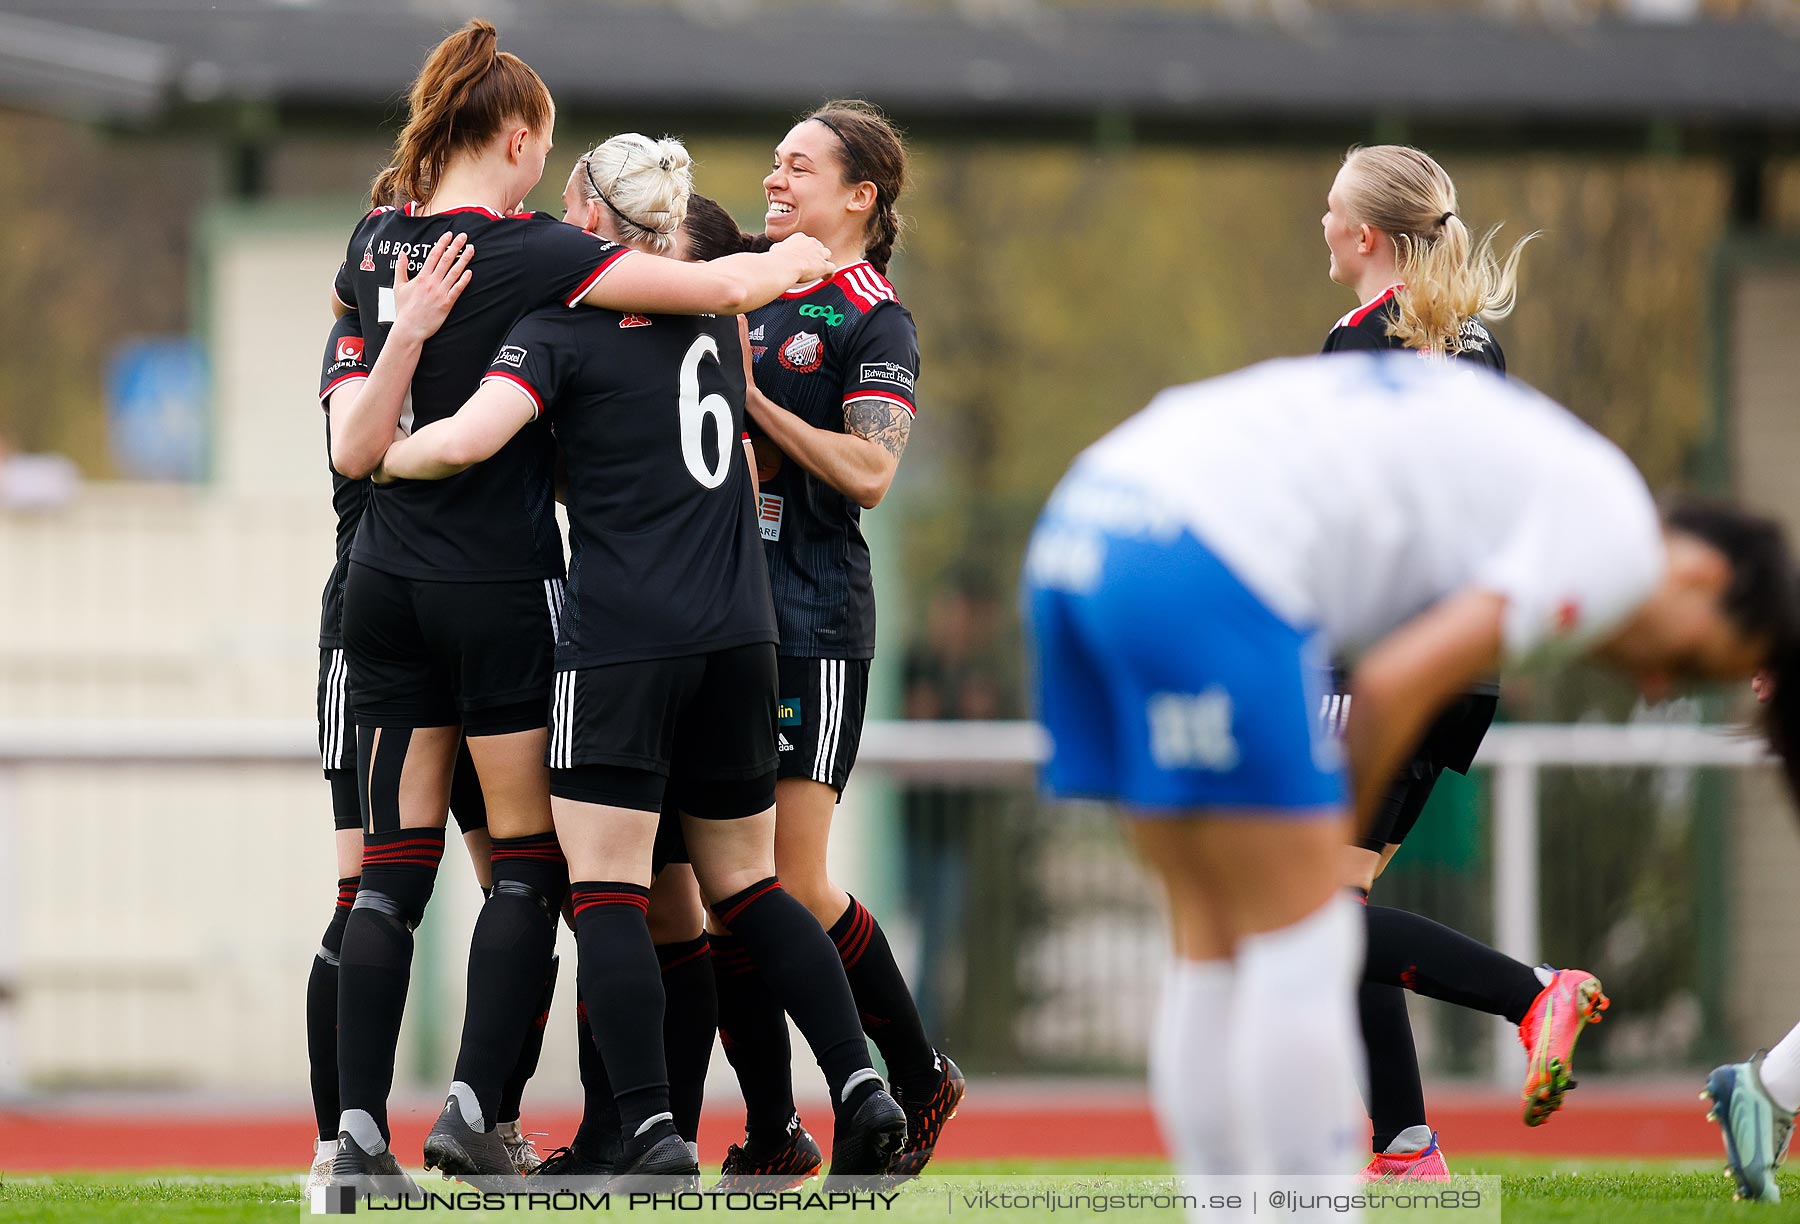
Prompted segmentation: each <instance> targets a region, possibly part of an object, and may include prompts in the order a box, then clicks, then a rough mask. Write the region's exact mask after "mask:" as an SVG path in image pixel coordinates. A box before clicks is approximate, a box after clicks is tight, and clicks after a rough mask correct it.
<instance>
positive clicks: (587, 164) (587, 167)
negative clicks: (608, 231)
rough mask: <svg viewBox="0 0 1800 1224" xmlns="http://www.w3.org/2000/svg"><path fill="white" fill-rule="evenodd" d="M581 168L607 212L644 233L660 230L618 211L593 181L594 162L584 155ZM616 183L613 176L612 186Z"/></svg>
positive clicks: (658, 231) (616, 184)
mask: <svg viewBox="0 0 1800 1224" xmlns="http://www.w3.org/2000/svg"><path fill="white" fill-rule="evenodd" d="M581 168H582V170H583V171H584V172H585V173H586V174H587V181H588V186H589V187H592V188H593V189H594V194H595V195H597V196H599V197H600V202H601V203H602V204H604V205H606V211H607V212H609V213H611V214H612V215H613V216H615V217H617V218H618V219H619V220H621V221H623V222H624V223H625V224H626V225H629V226H631V228H633V229H639V230H643V231H644V232H645V233H646V234H659V233H661V232H662V231H661V230H654V229H651V228H650V227H649V226H648V225H645V224H644V223H643V222H641V221H633V220H632V219H631V218H630V217H627V216H626V215H625V214H624V213H622V212H620V211H619V210H618V208H617V207H615V206H614V205H613V202H612V201H611V200H609V199H607V198H606V193H605V192H604V191H601V190H600V184H599V183H597V182H595V181H594V163H593V162H592V161H590V160H589V159H588V158H585V157H584V158H582V159H581ZM618 185H619V180H618V179H616V178H615V179H614V180H613V186H614V187H617V186H618Z"/></svg>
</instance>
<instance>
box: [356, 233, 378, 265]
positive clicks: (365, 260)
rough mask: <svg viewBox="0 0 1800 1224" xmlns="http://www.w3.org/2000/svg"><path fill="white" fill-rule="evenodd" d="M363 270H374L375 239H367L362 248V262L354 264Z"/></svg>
mask: <svg viewBox="0 0 1800 1224" xmlns="http://www.w3.org/2000/svg"><path fill="white" fill-rule="evenodd" d="M356 266H357V267H358V268H360V269H361V270H362V271H364V272H373V271H374V270H375V240H374V239H373V238H371V239H369V245H368V246H366V247H364V248H363V257H362V262H361V263H359V264H357V265H356Z"/></svg>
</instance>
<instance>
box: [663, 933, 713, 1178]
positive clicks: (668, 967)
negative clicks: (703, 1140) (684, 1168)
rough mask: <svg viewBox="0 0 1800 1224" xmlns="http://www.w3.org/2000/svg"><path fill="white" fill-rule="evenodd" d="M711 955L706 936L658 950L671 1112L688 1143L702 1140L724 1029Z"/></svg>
mask: <svg viewBox="0 0 1800 1224" xmlns="http://www.w3.org/2000/svg"><path fill="white" fill-rule="evenodd" d="M711 951H712V948H711V946H710V944H709V942H708V940H707V938H706V933H705V932H701V934H700V936H699V937H698V938H696V939H684V940H681V941H680V942H678V943H668V944H657V945H656V959H657V961H658V962H660V963H661V965H662V980H663V998H664V1000H665V1004H664V1008H663V1052H664V1054H665V1056H666V1057H667V1058H668V1060H669V1107H670V1108H671V1109H672V1110H674V1113H675V1129H676V1130H677V1131H678V1132H679V1133H680V1134H681V1137H682V1138H683V1139H686V1140H687V1141H688V1142H689V1143H693V1142H695V1141H696V1140H697V1139H698V1138H699V1136H700V1106H701V1104H702V1103H703V1102H704V1101H705V1099H706V1068H707V1066H708V1064H710V1063H711V1062H712V1047H713V1033H714V1032H715V1031H717V1029H718V1026H719V996H718V991H717V989H716V988H715V986H714V984H713V971H712V956H711V955H710V954H711Z"/></svg>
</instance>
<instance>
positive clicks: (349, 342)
mask: <svg viewBox="0 0 1800 1224" xmlns="http://www.w3.org/2000/svg"><path fill="white" fill-rule="evenodd" d="M362 359H363V338H362V337H361V336H340V337H339V338H338V342H337V356H336V357H334V358H332V360H333V361H361V360H362Z"/></svg>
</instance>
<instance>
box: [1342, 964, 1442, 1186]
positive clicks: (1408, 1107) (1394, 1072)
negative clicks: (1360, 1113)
mask: <svg viewBox="0 0 1800 1224" xmlns="http://www.w3.org/2000/svg"><path fill="white" fill-rule="evenodd" d="M1356 1005H1357V1013H1358V1018H1359V1019H1360V1020H1361V1021H1362V1034H1363V1046H1364V1047H1365V1048H1366V1049H1367V1050H1368V1053H1369V1099H1368V1106H1369V1121H1370V1122H1371V1123H1372V1124H1373V1125H1374V1130H1375V1135H1374V1142H1373V1145H1372V1146H1371V1147H1370V1149H1369V1150H1370V1151H1374V1152H1384V1151H1386V1150H1387V1146H1388V1144H1390V1143H1392V1142H1393V1141H1394V1139H1395V1137H1396V1136H1398V1135H1399V1134H1400V1132H1401V1131H1403V1130H1406V1129H1407V1128H1408V1127H1413V1126H1423V1125H1425V1088H1424V1085H1423V1084H1421V1083H1420V1082H1419V1054H1418V1051H1417V1050H1416V1049H1415V1048H1414V1046H1413V1035H1412V1021H1411V1020H1410V1019H1409V1018H1408V1017H1407V1014H1406V992H1405V991H1404V990H1402V989H1401V988H1400V987H1398V986H1388V985H1385V984H1383V983H1381V982H1368V981H1365V982H1363V983H1362V984H1361V986H1360V987H1358V990H1357V996H1356Z"/></svg>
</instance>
